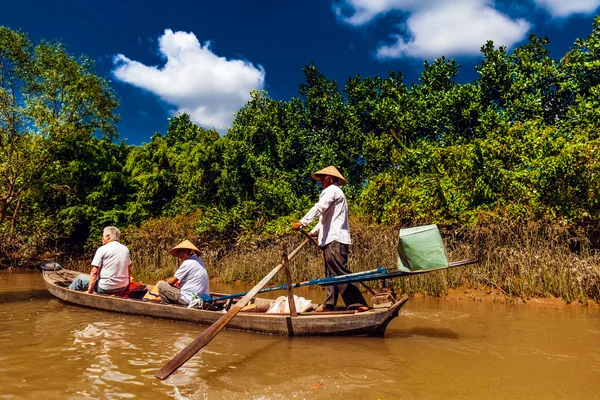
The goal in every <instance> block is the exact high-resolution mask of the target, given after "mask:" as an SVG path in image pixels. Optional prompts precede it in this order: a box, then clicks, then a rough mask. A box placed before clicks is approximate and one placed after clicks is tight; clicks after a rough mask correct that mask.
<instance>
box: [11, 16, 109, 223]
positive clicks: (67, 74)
mask: <svg viewBox="0 0 600 400" xmlns="http://www.w3.org/2000/svg"><path fill="white" fill-rule="evenodd" d="M117 106H118V103H117V101H116V100H115V97H114V94H113V93H112V91H111V90H110V89H109V87H108V84H107V82H106V81H105V80H104V79H102V78H100V77H98V76H96V75H95V74H94V72H93V63H92V62H91V61H90V60H89V59H87V58H85V57H80V58H79V59H75V58H74V57H73V56H71V55H69V54H68V53H67V51H66V49H65V48H64V46H63V45H62V44H60V43H57V42H53V43H51V42H42V43H40V44H39V45H37V46H35V47H34V46H33V45H32V44H31V42H30V41H29V39H28V38H27V36H26V35H25V34H24V33H22V32H16V31H13V30H11V29H9V28H6V27H0V115H1V116H2V118H0V224H3V223H4V222H5V221H6V220H7V218H8V219H9V220H10V228H11V229H14V226H15V223H16V222H17V220H18V218H19V214H20V212H21V210H22V207H23V204H24V203H25V202H26V201H27V199H28V197H29V196H32V193H31V190H32V184H33V183H34V182H35V181H36V180H37V179H39V178H40V176H41V175H42V174H43V172H44V170H45V169H47V168H48V166H49V165H50V164H51V163H52V161H53V160H54V159H55V154H56V152H57V150H58V148H59V147H60V145H61V143H62V142H63V141H65V140H69V139H73V138H79V139H82V140H85V139H86V138H89V137H90V136H91V135H93V134H95V133H99V134H102V135H104V136H105V137H107V138H114V137H116V127H115V123H116V122H117V120H118V117H117V115H116V114H115V113H114V110H115V108H116V107H117Z"/></svg>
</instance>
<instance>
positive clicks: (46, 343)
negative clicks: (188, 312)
mask: <svg viewBox="0 0 600 400" xmlns="http://www.w3.org/2000/svg"><path fill="white" fill-rule="evenodd" d="M215 289H217V288H215ZM224 289H226V287H222V286H220V287H218V290H224ZM235 289H236V290H239V288H235ZM300 295H302V296H304V297H306V298H310V299H312V300H314V301H319V300H322V298H323V292H322V291H321V290H313V291H304V292H301V293H300ZM203 329H204V328H203V327H200V326H195V325H191V324H185V323H177V322H172V321H165V320H155V319H150V318H137V317H133V316H127V315H121V314H116V313H109V312H102V311H94V310H89V309H85V308H80V307H76V306H71V305H67V304H64V303H62V302H60V301H58V300H56V299H54V298H53V297H52V296H51V295H50V294H49V293H47V292H46V290H45V287H44V285H43V281H42V277H41V275H40V274H39V273H8V272H3V271H0V399H84V398H94V399H163V398H173V399H337V398H345V399H372V400H375V399H438V398H443V399H600V346H599V345H598V344H599V343H600V311H599V310H598V309H597V308H590V309H587V308H584V307H566V308H564V307H563V308H553V307H550V306H544V307H540V306H534V307H532V306H523V305H504V304H497V303H492V302H475V301H472V300H463V301H447V300H446V301H444V300H436V299H425V300H423V299H413V300H410V301H409V302H408V303H407V304H406V306H405V307H404V308H403V310H402V312H401V314H400V317H399V318H397V319H395V320H394V321H392V323H391V324H390V325H389V327H388V329H387V332H386V335H385V337H384V338H367V337H349V338H348V337H346V338H344V337H337V338H287V337H278V336H268V335H260V334H253V333H245V332H238V331H229V330H224V331H222V332H221V333H220V334H219V335H218V336H217V337H216V338H215V339H214V340H213V341H212V342H211V343H210V344H209V345H208V346H206V347H205V348H204V349H203V350H202V351H201V352H200V353H198V354H197V355H196V356H195V357H193V358H192V359H191V360H190V362H188V363H187V364H186V365H185V366H184V367H182V368H181V369H180V370H179V371H178V372H176V373H175V374H174V375H172V376H171V377H170V378H168V379H167V380H165V381H159V380H157V379H156V378H154V374H155V373H156V371H157V370H158V369H159V368H160V367H161V366H162V365H163V364H164V363H166V362H167V361H168V360H169V359H170V358H171V357H173V356H174V355H175V354H176V353H177V352H178V351H179V350H181V349H182V348H183V347H184V346H185V345H187V344H188V343H189V342H190V341H191V340H192V339H193V338H195V337H196V336H197V335H198V334H199V333H200V332H202V330H203Z"/></svg>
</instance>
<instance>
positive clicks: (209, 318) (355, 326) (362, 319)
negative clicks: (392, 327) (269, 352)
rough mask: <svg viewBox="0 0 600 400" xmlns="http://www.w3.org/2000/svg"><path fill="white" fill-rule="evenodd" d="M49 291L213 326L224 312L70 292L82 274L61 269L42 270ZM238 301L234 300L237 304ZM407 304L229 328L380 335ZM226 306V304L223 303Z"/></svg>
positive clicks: (239, 322)
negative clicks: (70, 287)
mask: <svg viewBox="0 0 600 400" xmlns="http://www.w3.org/2000/svg"><path fill="white" fill-rule="evenodd" d="M42 274H43V277H44V281H45V284H46V288H47V289H48V291H49V292H50V293H52V295H54V296H55V297H57V298H59V299H60V300H63V301H65V302H67V303H71V304H76V305H80V306H85V307H90V308H95V309H99V310H106V311H114V312H120V313H125V314H131V315H140V316H146V317H155V318H165V319H170V320H176V321H183V322H191V323H195V324H201V325H211V324H213V323H214V322H216V321H217V320H218V319H219V318H221V317H222V316H223V315H224V314H223V312H224V311H223V310H216V311H213V310H210V309H209V310H201V309H196V308H187V307H185V306H179V305H166V304H160V303H156V302H152V301H142V300H139V299H130V298H123V297H118V296H114V295H104V294H98V293H93V294H90V293H87V292H80V291H74V290H69V289H68V287H67V286H68V284H69V283H70V282H71V281H72V280H73V279H74V278H75V277H76V276H77V275H79V274H80V272H76V271H70V270H65V269H59V270H56V271H47V270H43V271H42ZM235 300H236V299H233V303H235ZM271 301H272V300H270V299H264V298H255V299H253V304H254V305H255V306H256V308H255V309H261V308H262V309H264V308H265V306H267V305H268V304H270V302H271ZM407 301H408V296H405V297H403V298H401V299H400V300H396V299H395V298H393V301H391V302H389V303H388V304H389V305H384V304H379V306H382V305H383V307H380V308H371V309H369V310H368V311H365V312H361V313H352V312H348V311H347V312H325V313H314V312H312V313H302V314H299V315H298V316H297V317H292V316H290V315H289V314H267V313H264V312H262V313H261V312H251V311H240V312H239V313H238V314H237V316H236V317H235V318H234V319H232V320H231V322H230V323H229V324H228V325H227V328H229V329H237V330H245V331H251V332H259V333H268V334H277V335H288V336H330V335H369V336H381V335H383V334H384V333H385V330H386V328H387V325H388V324H389V323H390V321H391V320H392V319H394V318H396V317H397V316H398V314H399V312H400V308H401V307H402V306H403V305H404V304H405V303H406V302H407ZM223 303H225V302H223Z"/></svg>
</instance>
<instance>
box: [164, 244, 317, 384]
mask: <svg viewBox="0 0 600 400" xmlns="http://www.w3.org/2000/svg"><path fill="white" fill-rule="evenodd" d="M306 243H308V240H305V241H303V242H302V243H301V244H300V246H298V247H296V248H295V249H294V251H292V252H291V253H290V255H289V259H290V260H291V259H292V258H294V256H295V255H296V254H297V253H298V251H300V249H301V248H302V247H304V245H305V244H306ZM281 268H283V264H279V265H277V266H276V267H275V268H273V270H272V271H271V272H269V273H268V274H267V275H266V276H265V277H264V278H262V280H261V281H260V282H258V284H257V285H256V286H254V287H253V288H252V290H250V291H249V292H248V293H247V294H246V295H245V296H244V297H242V298H241V299H240V300H239V301H238V302H237V303H236V304H235V305H234V306H233V307H231V309H230V310H229V311H228V312H227V314H225V315H223V316H222V317H221V318H219V319H218V320H217V322H215V323H214V324H212V325H211V326H209V327H208V328H206V330H205V331H204V332H202V333H201V334H200V336H198V337H197V338H196V339H194V340H193V341H192V342H191V343H190V344H188V345H187V346H186V347H185V348H184V349H183V350H181V351H180V352H179V354H177V355H176V356H175V357H173V359H172V360H171V361H169V362H168V363H167V364H165V366H164V367H162V368H161V369H160V371H158V372H157V373H156V375H155V377H157V378H158V379H166V378H168V377H169V375H171V374H172V373H173V372H175V371H177V369H178V368H179V367H181V366H182V365H183V364H185V363H186V362H187V361H188V360H189V359H190V358H192V357H193V356H194V354H196V353H197V352H198V351H200V349H202V348H203V347H204V346H206V345H207V344H208V343H209V342H210V341H211V340H212V339H213V338H214V337H215V336H217V335H218V334H219V332H221V330H222V329H223V328H225V325H227V324H228V323H229V321H231V320H232V319H233V317H235V316H236V315H237V313H238V312H240V310H241V309H242V308H244V307H245V306H246V304H248V303H249V302H250V300H252V298H253V297H254V296H255V295H256V293H258V291H259V290H260V289H262V288H263V286H265V285H266V284H267V283H268V282H269V281H270V280H271V278H273V277H274V276H275V274H277V272H279V270H280V269H281Z"/></svg>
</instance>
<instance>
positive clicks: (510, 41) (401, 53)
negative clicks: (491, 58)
mask: <svg viewBox="0 0 600 400" xmlns="http://www.w3.org/2000/svg"><path fill="white" fill-rule="evenodd" d="M348 10H350V11H351V12H352V13H351V14H350V15H347V16H345V15H344V12H345V11H348ZM335 11H336V13H337V15H338V17H339V18H341V19H342V20H343V21H344V22H346V23H348V24H351V25H354V26H360V25H364V24H366V23H369V22H370V21H372V20H373V19H375V18H377V17H378V16H380V15H383V14H386V13H389V12H394V11H395V12H396V13H398V14H399V13H403V14H405V15H404V18H406V15H408V17H407V19H406V21H405V22H404V23H403V24H401V25H400V24H399V27H401V28H402V30H403V32H401V33H399V34H392V35H390V36H391V38H392V39H393V40H394V43H392V44H382V45H380V46H379V48H378V49H377V57H378V58H384V59H385V58H401V57H414V58H428V59H430V58H435V57H440V56H442V55H445V56H449V57H454V56H458V55H478V54H479V51H480V48H481V46H482V45H483V44H485V42H486V41H488V40H493V41H494V44H495V45H496V46H499V45H503V46H507V47H509V48H510V47H512V46H513V45H515V44H516V43H517V42H519V41H521V40H522V39H523V38H524V37H525V35H526V34H527V32H528V31H529V29H530V28H531V25H530V24H529V22H527V21H526V20H524V19H511V18H510V17H509V16H507V15H505V14H503V13H501V12H500V11H498V10H496V9H495V8H494V3H493V1H492V0H454V1H446V0H429V1H422V0H421V1H420V0H344V3H342V4H340V3H338V4H337V5H336V7H335Z"/></svg>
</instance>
